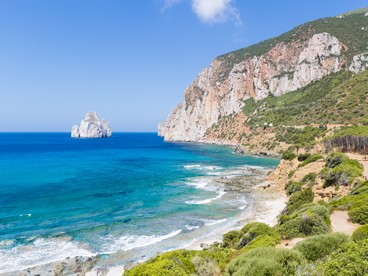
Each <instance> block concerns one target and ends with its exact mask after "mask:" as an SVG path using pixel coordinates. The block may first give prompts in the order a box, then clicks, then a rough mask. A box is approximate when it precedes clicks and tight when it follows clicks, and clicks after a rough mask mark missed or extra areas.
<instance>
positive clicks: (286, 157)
mask: <svg viewBox="0 0 368 276" xmlns="http://www.w3.org/2000/svg"><path fill="white" fill-rule="evenodd" d="M295 157H296V155H295V153H294V152H292V151H291V150H286V151H284V152H283V153H282V155H281V158H282V159H284V160H289V161H291V160H293V159H294V158H295Z"/></svg>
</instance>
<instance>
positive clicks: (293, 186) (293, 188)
mask: <svg viewBox="0 0 368 276" xmlns="http://www.w3.org/2000/svg"><path fill="white" fill-rule="evenodd" d="M302 186H303V183H301V182H295V181H288V182H287V183H286V185H285V190H286V194H287V195H288V196H289V195H292V194H293V193H295V192H299V191H301V190H302Z"/></svg>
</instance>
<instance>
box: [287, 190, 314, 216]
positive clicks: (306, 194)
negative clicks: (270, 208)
mask: <svg viewBox="0 0 368 276" xmlns="http://www.w3.org/2000/svg"><path fill="white" fill-rule="evenodd" d="M313 198H314V193H313V192H312V189H310V188H308V189H305V190H303V191H299V192H296V193H294V194H293V195H292V196H290V198H289V201H288V202H287V203H286V207H285V209H284V210H283V213H284V214H285V213H286V214H291V213H292V212H293V211H295V210H296V209H298V208H299V207H300V206H302V205H303V204H305V203H309V202H312V201H313Z"/></svg>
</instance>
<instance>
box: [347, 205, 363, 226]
mask: <svg viewBox="0 0 368 276" xmlns="http://www.w3.org/2000/svg"><path fill="white" fill-rule="evenodd" d="M348 214H349V217H350V219H351V220H352V221H353V222H355V223H359V224H368V205H367V204H365V205H362V206H356V207H355V206H354V207H352V208H351V209H350V210H349V212H348Z"/></svg>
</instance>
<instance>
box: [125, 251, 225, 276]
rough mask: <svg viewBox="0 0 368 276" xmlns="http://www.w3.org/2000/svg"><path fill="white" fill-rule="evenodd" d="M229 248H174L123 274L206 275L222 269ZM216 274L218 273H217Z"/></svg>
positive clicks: (136, 275) (126, 275)
mask: <svg viewBox="0 0 368 276" xmlns="http://www.w3.org/2000/svg"><path fill="white" fill-rule="evenodd" d="M229 253H230V252H229V250H227V249H222V248H213V247H212V248H210V249H206V250H201V251H197V250H183V249H181V250H175V251H170V252H166V253H164V254H161V255H158V256H157V257H155V258H153V259H150V260H148V261H146V262H144V263H142V264H138V265H137V266H136V267H133V268H132V269H130V270H127V271H125V272H124V274H123V275H124V276H141V275H149V276H151V275H152V276H176V275H179V276H190V275H193V274H199V273H198V272H199V271H201V272H202V273H203V274H201V275H206V274H205V272H208V273H209V274H207V275H216V274H211V273H215V272H216V271H217V272H219V271H224V269H225V267H226V264H227V263H228V262H229ZM217 275H220V273H218V274H217Z"/></svg>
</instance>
